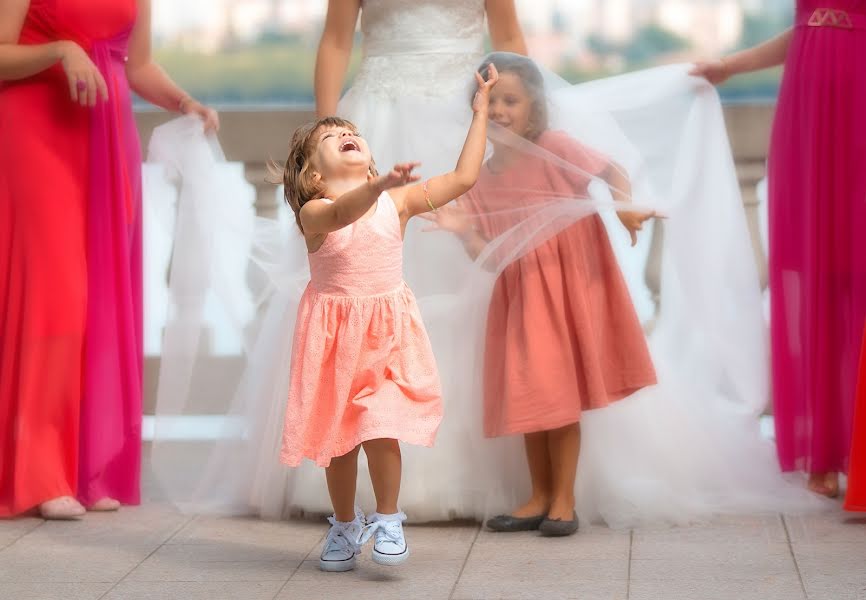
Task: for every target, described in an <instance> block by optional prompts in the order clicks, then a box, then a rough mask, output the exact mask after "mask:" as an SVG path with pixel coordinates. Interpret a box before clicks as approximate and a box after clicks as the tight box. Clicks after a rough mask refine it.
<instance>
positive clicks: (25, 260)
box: [0, 0, 218, 519]
mask: <svg viewBox="0 0 866 600" xmlns="http://www.w3.org/2000/svg"><path fill="white" fill-rule="evenodd" d="M132 91H135V92H136V93H137V94H138V95H140V96H141V97H143V98H144V99H146V100H148V101H150V102H152V103H153V104H156V105H157V106H161V107H163V108H165V109H167V110H172V111H177V112H183V113H194V114H197V115H199V116H200V117H202V118H203V119H204V120H205V121H206V126H207V127H210V128H215V127H216V126H217V125H218V122H217V116H216V113H214V112H213V111H212V110H211V109H208V108H206V107H204V106H202V105H201V104H199V103H198V102H196V101H195V100H193V99H192V98H190V97H189V95H187V94H186V93H185V92H184V91H183V90H181V89H180V88H178V87H177V86H176V85H175V84H174V83H172V81H171V80H170V79H169V78H168V76H167V75H166V74H165V73H164V72H163V71H162V69H160V68H159V66H157V65H156V64H154V63H153V62H152V60H151V57H150V0H3V1H2V2H0V517H10V516H15V515H18V514H21V513H23V512H26V511H28V510H30V509H37V510H38V511H39V512H40V514H41V515H42V516H43V517H46V518H61V519H62V518H75V517H77V516H79V515H81V514H83V512H84V511H85V508H86V509H89V510H116V509H117V508H118V507H119V506H120V504H121V503H123V504H137V503H138V501H139V473H140V468H139V463H140V455H141V396H142V372H141V371H142V337H141V319H142V311H141V309H142V306H141V305H142V289H141V288H142V282H141V258H142V257H141V157H140V156H139V148H140V146H139V140H138V133H137V132H136V129H135V120H134V118H133V113H132V102H131V95H132Z"/></svg>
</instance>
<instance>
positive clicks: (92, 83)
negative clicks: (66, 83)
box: [87, 71, 97, 108]
mask: <svg viewBox="0 0 866 600" xmlns="http://www.w3.org/2000/svg"><path fill="white" fill-rule="evenodd" d="M96 90H97V85H96V73H94V72H93V71H91V72H90V73H88V77H87V106H89V107H91V108H92V107H94V106H96Z"/></svg>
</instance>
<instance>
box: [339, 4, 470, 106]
mask: <svg viewBox="0 0 866 600" xmlns="http://www.w3.org/2000/svg"><path fill="white" fill-rule="evenodd" d="M484 3H485V0H436V1H432V2H426V1H420V0H364V1H363V3H362V5H361V32H362V34H363V60H362V62H361V67H360V70H359V72H358V75H357V77H356V78H355V82H354V84H353V86H352V87H353V92H354V93H363V94H365V95H376V96H390V97H395V96H401V95H409V96H414V97H419V96H420V97H441V96H452V95H453V94H455V93H458V92H460V91H462V90H463V88H465V87H466V85H467V81H469V80H470V79H471V74H472V72H473V70H474V69H475V68H477V67H478V64H479V62H480V60H481V57H482V56H483V43H484V15H485V11H484Z"/></svg>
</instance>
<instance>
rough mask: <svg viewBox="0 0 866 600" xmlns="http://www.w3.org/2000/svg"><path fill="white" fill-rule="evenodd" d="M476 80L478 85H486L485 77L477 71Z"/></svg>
mask: <svg viewBox="0 0 866 600" xmlns="http://www.w3.org/2000/svg"><path fill="white" fill-rule="evenodd" d="M475 81H476V82H477V83H478V87H483V86H484V83H485V82H484V77H482V76H481V73H479V72H478V71H475Z"/></svg>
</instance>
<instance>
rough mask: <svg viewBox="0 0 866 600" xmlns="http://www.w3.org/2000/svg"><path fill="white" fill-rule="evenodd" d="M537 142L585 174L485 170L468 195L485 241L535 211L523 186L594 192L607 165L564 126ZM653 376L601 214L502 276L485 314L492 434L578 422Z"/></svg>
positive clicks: (542, 162)
mask: <svg viewBox="0 0 866 600" xmlns="http://www.w3.org/2000/svg"><path fill="white" fill-rule="evenodd" d="M536 144H538V146H540V147H541V148H544V149H545V150H548V151H550V152H552V153H554V154H556V155H558V156H560V157H562V158H564V159H565V160H566V161H568V162H569V163H571V164H573V165H575V166H577V167H579V168H581V169H583V170H584V171H585V172H586V173H587V175H586V176H581V175H574V174H568V175H566V171H565V170H563V169H556V168H554V166H553V165H552V162H551V161H550V160H546V159H543V158H536V157H532V156H530V157H526V158H525V159H523V160H521V161H520V164H519V165H516V166H514V167H511V168H508V169H506V170H505V171H503V172H501V173H492V172H491V171H490V170H489V169H488V168H486V167H485V169H484V170H482V173H481V175H480V177H479V179H478V183H477V184H476V185H475V187H474V188H473V189H472V191H471V192H470V193H469V194H468V195H467V197H466V198H465V200H463V201H461V202H463V204H464V208H465V209H467V210H468V211H469V212H471V213H476V214H477V215H478V216H479V217H480V219H479V229H480V233H481V234H482V235H483V236H484V237H485V238H486V239H488V240H491V239H494V238H496V237H497V236H499V235H501V234H502V233H504V232H506V231H508V230H509V229H511V228H512V227H514V226H515V225H516V224H517V223H518V222H519V221H520V220H521V219H525V218H526V217H527V216H529V215H531V214H532V209H533V206H532V203H533V198H532V197H527V195H526V194H525V193H523V192H521V191H520V190H521V189H523V190H526V189H531V190H533V193H534V192H535V191H537V192H539V193H540V194H541V195H543V193H544V192H545V191H549V192H553V193H562V194H565V195H570V196H572V197H586V193H587V186H588V185H589V183H590V177H589V174H597V173H599V172H601V171H602V170H603V169H605V168H606V167H607V165H608V164H609V161H608V160H607V159H605V158H604V157H602V156H599V155H598V154H596V153H594V152H592V151H591V150H589V149H588V148H585V147H583V146H581V145H580V144H579V143H578V142H576V141H575V140H573V139H572V138H570V137H569V136H568V135H566V134H564V133H561V132H551V131H547V132H545V133H543V134H542V135H541V136H540V137H539V139H538V140H537V141H536ZM509 188H513V189H514V191H513V192H511V193H509V192H508V191H507V190H508V189H509ZM493 190H495V191H493ZM515 209H517V210H515ZM521 209H524V210H521ZM655 383H656V376H655V369H654V368H653V364H652V359H651V358H650V354H649V349H648V348H647V344H646V336H645V335H644V332H643V329H642V327H641V324H640V321H639V319H638V316H637V314H636V312H635V309H634V306H633V304H632V301H631V297H630V296H629V291H628V288H627V287H626V283H625V279H624V278H623V275H622V272H621V271H620V269H619V265H618V263H617V261H616V257H615V256H614V253H613V249H612V248H611V245H610V241H609V240H608V237H607V232H606V230H605V226H604V223H603V222H602V220H601V218H600V217H599V216H598V215H591V216H587V217H585V218H583V219H581V220H579V221H578V222H576V223H574V224H573V225H571V226H569V227H568V228H567V229H565V230H564V231H562V232H560V233H559V234H557V235H555V236H553V237H551V238H550V239H548V240H546V241H544V242H542V243H540V244H539V245H538V246H537V247H536V248H534V249H533V250H531V251H530V252H528V253H527V254H525V255H524V256H522V257H521V258H519V259H517V260H515V261H514V262H512V263H511V264H509V265H508V266H507V267H506V268H505V270H504V271H503V272H502V274H501V275H500V276H499V278H498V280H497V281H496V284H495V287H494V290H493V296H492V298H491V301H490V308H489V312H488V319H487V342H486V350H485V358H484V433H485V435H486V436H488V437H493V436H502V435H509V434H515V433H531V432H535V431H547V430H551V429H556V428H559V427H563V426H565V425H569V424H571V423H576V422H578V421H579V420H580V415H581V411H582V410H587V409H592V408H599V407H603V406H606V405H607V404H608V403H610V402H611V401H614V400H619V399H622V398H624V397H626V396H628V395H630V394H632V393H634V392H635V391H637V390H639V389H641V388H643V387H646V386H649V385H653V384H655Z"/></svg>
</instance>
